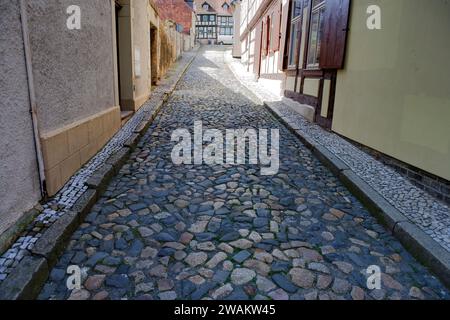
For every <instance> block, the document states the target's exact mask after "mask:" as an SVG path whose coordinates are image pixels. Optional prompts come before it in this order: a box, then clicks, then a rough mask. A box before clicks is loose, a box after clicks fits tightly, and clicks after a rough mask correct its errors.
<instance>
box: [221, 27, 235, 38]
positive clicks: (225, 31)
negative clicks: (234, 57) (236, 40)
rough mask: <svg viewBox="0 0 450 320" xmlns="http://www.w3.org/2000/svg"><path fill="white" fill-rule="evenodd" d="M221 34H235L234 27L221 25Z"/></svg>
mask: <svg viewBox="0 0 450 320" xmlns="http://www.w3.org/2000/svg"><path fill="white" fill-rule="evenodd" d="M219 34H220V35H221V36H232V35H233V28H232V27H220V28H219Z"/></svg>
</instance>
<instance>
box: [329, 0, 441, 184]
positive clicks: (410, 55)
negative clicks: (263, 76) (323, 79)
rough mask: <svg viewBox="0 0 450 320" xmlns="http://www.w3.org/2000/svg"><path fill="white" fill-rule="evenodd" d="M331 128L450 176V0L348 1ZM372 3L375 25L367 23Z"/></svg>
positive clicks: (377, 148)
mask: <svg viewBox="0 0 450 320" xmlns="http://www.w3.org/2000/svg"><path fill="white" fill-rule="evenodd" d="M352 3H353V4H352V10H351V12H352V14H351V18H350V19H351V20H350V30H351V31H350V33H349V41H348V50H347V57H346V64H345V69H344V70H342V71H339V72H338V77H337V92H336V103H335V110H334V119H333V130H334V131H336V132H338V133H340V134H342V135H344V136H347V137H349V138H351V139H353V140H356V141H358V142H360V143H363V144H365V145H368V146H370V147H372V148H374V149H376V150H378V151H381V152H383V153H386V154H388V155H390V156H392V157H394V158H397V159H399V160H402V161H405V162H407V163H409V164H412V165H414V166H416V167H418V168H421V169H423V170H425V171H428V172H430V173H433V174H435V175H438V176H440V177H443V178H445V179H448V180H450V90H449V83H450V62H449V58H448V55H449V52H450V37H449V35H448V32H449V30H450V3H449V1H447V0H431V1H423V0H395V1H392V0H378V1H373V0H358V1H352ZM370 4H378V5H380V7H381V10H382V12H381V13H382V30H374V31H371V30H368V29H367V27H366V17H367V16H368V15H367V14H366V9H367V7H368V5H370Z"/></svg>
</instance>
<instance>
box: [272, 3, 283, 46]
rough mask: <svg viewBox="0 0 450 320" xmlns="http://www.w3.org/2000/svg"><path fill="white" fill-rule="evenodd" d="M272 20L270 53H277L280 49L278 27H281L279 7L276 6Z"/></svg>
mask: <svg viewBox="0 0 450 320" xmlns="http://www.w3.org/2000/svg"><path fill="white" fill-rule="evenodd" d="M273 15H274V19H273V30H272V32H273V39H274V41H273V43H272V51H273V52H275V51H278V50H279V49H280V25H281V6H277V7H276V8H275V9H274V13H273Z"/></svg>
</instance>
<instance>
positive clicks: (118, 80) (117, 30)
mask: <svg viewBox="0 0 450 320" xmlns="http://www.w3.org/2000/svg"><path fill="white" fill-rule="evenodd" d="M114 3H115V9H116V11H115V12H116V16H115V18H116V57H117V59H116V60H117V79H116V81H117V87H118V93H119V104H120V106H122V103H121V101H122V92H121V90H120V59H119V57H120V45H119V43H120V42H119V11H120V9H122V6H121V5H120V4H119V3H118V2H117V1H115V2H114ZM121 109H122V107H121Z"/></svg>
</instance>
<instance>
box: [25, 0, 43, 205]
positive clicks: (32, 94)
mask: <svg viewBox="0 0 450 320" xmlns="http://www.w3.org/2000/svg"><path fill="white" fill-rule="evenodd" d="M20 19H21V22H22V36H23V46H24V50H25V61H26V69H27V81H28V94H29V99H30V114H31V122H32V124H33V137H34V146H35V152H36V161H37V165H38V171H39V185H40V189H41V196H42V198H46V196H47V188H46V183H45V166H44V157H43V155H42V149H41V140H40V135H39V125H38V118H37V113H36V109H37V105H36V94H35V91H34V78H33V69H32V63H31V48H30V38H29V31H28V18H27V5H26V2H25V0H20Z"/></svg>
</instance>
